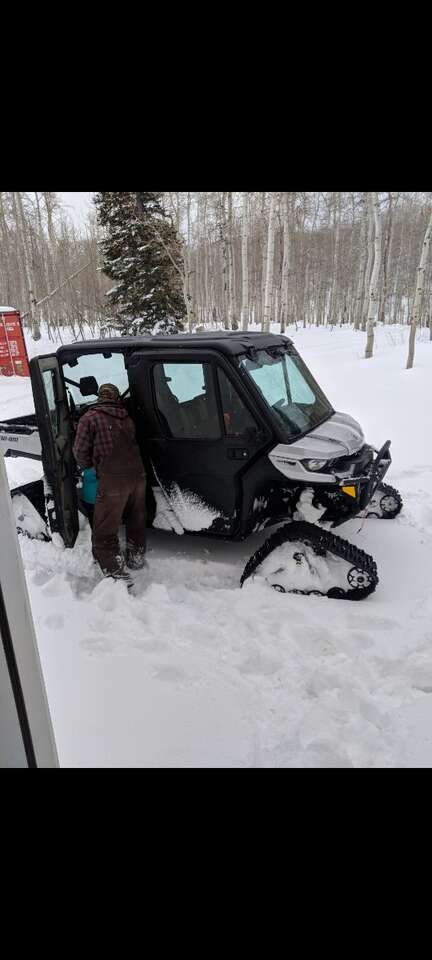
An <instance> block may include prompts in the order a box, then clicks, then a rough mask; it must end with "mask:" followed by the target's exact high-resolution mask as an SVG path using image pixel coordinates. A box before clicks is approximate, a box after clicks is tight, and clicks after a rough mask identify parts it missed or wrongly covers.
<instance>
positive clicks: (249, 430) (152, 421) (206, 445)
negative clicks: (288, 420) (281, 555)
mask: <svg viewBox="0 0 432 960" xmlns="http://www.w3.org/2000/svg"><path fill="white" fill-rule="evenodd" d="M128 372H129V381H130V386H131V395H132V399H133V402H134V407H135V410H136V423H137V427H138V436H139V440H140V443H141V446H142V449H143V451H144V453H145V455H146V458H148V460H149V461H150V466H151V468H152V470H153V473H154V478H155V482H156V486H159V487H160V488H161V489H162V491H163V495H164V498H165V500H166V501H167V502H168V504H169V506H170V508H171V510H172V511H173V512H174V515H175V517H176V519H177V520H178V521H179V522H180V524H181V526H182V527H183V528H184V529H185V530H187V531H190V532H198V531H199V532H202V533H204V532H206V531H209V532H211V533H212V534H219V535H223V536H227V537H235V536H237V535H238V533H239V529H240V522H241V510H242V499H243V477H244V475H245V473H246V472H247V471H248V470H249V469H250V465H251V463H252V462H253V461H254V459H256V457H257V455H258V454H259V453H260V452H261V451H262V449H263V447H264V446H265V445H266V443H268V434H267V432H266V428H265V425H264V424H263V423H262V422H261V420H260V417H259V414H258V415H257V413H256V411H253V410H251V407H250V405H249V404H248V402H247V399H245V397H244V396H243V397H242V396H241V391H242V387H241V384H240V385H239V384H238V385H237V386H236V385H235V383H233V376H234V377H235V374H234V373H233V372H232V371H231V369H230V364H229V363H228V362H226V361H225V360H224V358H223V357H222V356H221V355H219V354H215V353H214V352H212V351H210V350H208V351H205V352H201V351H200V352H199V353H198V352H197V351H187V350H185V349H182V350H181V351H179V350H176V351H173V350H169V349H167V350H166V351H163V352H162V351H161V350H158V351H153V350H152V351H149V350H142V351H136V352H135V353H134V354H132V356H131V357H130V358H129V362H128ZM228 408H229V409H228ZM174 529H177V527H174Z"/></svg>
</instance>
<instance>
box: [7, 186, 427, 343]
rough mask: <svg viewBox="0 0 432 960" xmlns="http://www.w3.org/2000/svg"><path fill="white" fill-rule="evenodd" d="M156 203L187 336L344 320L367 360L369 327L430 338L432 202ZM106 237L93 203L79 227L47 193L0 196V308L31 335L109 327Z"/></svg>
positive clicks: (269, 197) (408, 197) (338, 198)
mask: <svg viewBox="0 0 432 960" xmlns="http://www.w3.org/2000/svg"><path fill="white" fill-rule="evenodd" d="M128 196H135V195H128ZM136 196H140V195H136ZM143 196H144V195H143ZM145 196H147V195H145ZM148 196H150V195H148ZM155 196H156V195H155ZM162 202H163V207H164V211H165V213H166V214H167V215H168V217H169V218H170V220H171V222H172V225H173V227H174V230H175V231H176V232H177V234H178V237H179V240H180V244H181V245H180V247H179V249H180V251H181V256H180V259H179V261H178V264H177V267H176V269H177V270H178V272H179V278H180V280H181V284H180V289H181V291H182V296H183V301H184V326H185V329H186V330H190V331H192V330H196V329H197V328H198V329H199V328H200V327H202V326H208V325H211V326H216V327H227V328H230V329H236V328H242V329H247V327H248V326H249V325H251V324H254V325H255V324H256V325H258V328H260V329H263V330H266V329H269V326H270V324H273V323H276V324H278V325H280V329H281V330H282V331H283V330H284V329H285V328H286V327H288V326H289V325H290V324H296V325H305V326H306V325H308V324H319V325H327V326H329V327H332V326H333V325H335V324H347V325H351V326H352V328H353V329H354V330H357V331H359V330H362V331H367V346H366V342H365V355H366V356H371V355H372V353H373V329H374V326H375V324H376V323H377V322H379V323H386V324H395V323H398V324H400V323H402V324H408V323H410V324H411V332H412V334H413V336H414V335H415V330H416V328H417V327H418V326H420V327H422V326H425V325H428V326H429V328H430V330H431V336H432V311H431V303H432V262H431V261H432V258H431V256H430V255H428V254H429V248H430V245H431V229H432V220H431V202H432V194H430V193H429V194H427V193H325V192H324V193H319V192H316V193H215V192H213V193H165V194H163V195H162ZM104 238H105V233H104V228H103V227H102V225H101V223H99V222H98V218H97V214H96V207H95V208H94V212H92V213H91V214H90V215H89V217H88V219H87V222H86V223H85V226H84V228H83V229H82V230H80V231H78V230H77V228H76V227H74V226H73V224H72V223H71V221H70V220H69V218H68V217H67V214H66V211H65V209H64V207H63V206H62V204H61V202H60V200H59V195H57V194H55V193H0V302H1V303H3V304H6V305H12V306H15V307H17V308H18V309H19V310H21V312H22V314H23V315H24V322H25V323H26V324H27V325H28V327H30V328H31V330H32V332H33V335H34V336H35V337H36V338H37V336H38V331H39V328H40V325H41V323H42V322H44V323H46V324H47V326H48V331H49V333H50V335H51V336H53V337H54V336H55V337H56V338H57V337H58V335H59V334H60V335H61V330H62V328H63V327H65V326H66V327H70V328H72V330H73V331H74V332H75V334H76V336H77V337H79V336H80V335H82V331H83V328H84V326H85V325H86V326H89V327H90V329H91V331H93V332H94V334H95V335H98V334H99V331H100V330H102V331H103V332H104V331H110V330H112V331H115V328H116V323H118V321H119V310H117V311H116V306H115V305H113V304H112V303H111V304H110V301H109V298H107V292H108V291H109V290H110V288H112V282H111V281H110V280H109V279H108V277H106V276H105V275H104V273H103V270H102V265H103V260H102V252H101V243H102V242H103V241H104ZM53 291H55V292H53Z"/></svg>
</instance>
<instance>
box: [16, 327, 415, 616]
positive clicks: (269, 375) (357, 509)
mask: <svg viewBox="0 0 432 960" xmlns="http://www.w3.org/2000/svg"><path fill="white" fill-rule="evenodd" d="M30 371H31V382H32V388H33V395H34V403H35V410H36V414H35V417H25V418H17V419H15V420H13V421H12V420H9V421H7V422H3V423H2V424H0V449H3V451H4V453H5V454H6V455H8V454H12V455H13V454H15V455H17V456H30V457H40V456H41V457H42V461H43V467H44V481H43V482H44V495H43V497H42V496H41V487H38V488H36V486H35V485H34V484H33V485H31V489H30V487H28V488H27V489H26V488H24V487H22V488H20V489H19V490H13V491H12V495H17V494H20V495H21V496H22V495H24V494H26V493H27V494H28V496H29V498H30V499H31V500H32V502H33V504H34V505H35V506H37V508H38V509H39V512H44V513H45V520H46V522H47V535H48V536H49V535H52V534H54V533H57V534H60V535H61V537H62V538H63V540H64V543H65V545H66V546H67V547H73V546H74V543H75V540H76V537H77V534H78V530H79V521H78V511H79V510H81V512H82V513H84V514H86V513H88V508H87V506H86V504H85V503H84V502H83V501H82V499H81V495H80V480H79V472H78V470H77V466H76V463H75V461H74V457H73V453H72V446H73V441H74V436H75V431H76V426H77V423H78V421H79V418H80V417H81V416H82V415H83V413H84V412H85V411H86V410H87V409H88V407H89V406H90V405H91V404H93V403H95V402H96V399H97V397H96V394H97V390H98V386H99V385H100V384H101V383H107V382H109V383H115V384H116V385H117V386H118V387H119V389H120V392H121V394H122V396H123V398H124V401H125V403H126V405H127V406H128V409H129V412H130V414H131V416H132V418H133V420H134V421H135V424H136V428H137V438H138V441H139V444H140V448H141V452H142V457H143V460H144V463H145V465H146V469H147V472H148V478H149V483H148V504H147V506H148V518H149V526H150V525H153V526H155V527H159V528H162V529H165V530H172V531H174V532H175V533H180V534H181V533H183V532H184V531H186V532H188V533H196V534H198V533H201V534H205V536H215V537H219V538H224V539H226V540H243V539H245V538H246V537H248V536H249V535H250V534H252V533H254V532H255V531H258V530H262V529H264V528H265V527H270V526H277V527H278V529H277V530H276V531H275V532H273V534H272V535H271V536H270V537H269V538H268V539H267V540H266V541H265V542H264V544H263V545H262V546H261V547H260V549H259V550H258V551H257V552H256V553H255V554H254V555H253V556H252V557H251V558H250V560H249V561H248V563H247V565H246V568H245V570H244V572H243V575H242V578H241V583H242V584H243V583H244V582H245V580H247V579H248V578H249V577H250V576H251V575H254V576H258V577H260V578H264V579H265V581H267V582H268V583H269V584H270V585H271V586H272V587H274V588H275V589H276V590H278V591H280V592H297V593H305V594H321V595H324V596H327V597H334V598H341V599H353V600H359V599H363V598H364V597H366V596H368V594H370V593H371V592H372V591H373V590H374V589H375V586H376V584H377V582H378V577H377V570H376V564H375V562H374V561H373V559H372V557H370V556H368V555H367V554H366V553H364V552H363V551H362V550H359V549H358V548H357V547H355V546H354V545H352V544H350V543H348V541H346V540H343V539H342V538H340V537H338V536H335V534H333V533H332V532H330V529H328V528H329V527H335V526H337V525H338V524H340V523H343V522H344V521H346V520H348V519H350V518H351V517H354V516H356V515H357V514H359V513H361V512H364V513H365V514H366V515H373V516H376V517H381V518H392V517H395V516H396V515H397V514H398V513H399V511H400V509H401V506H402V500H401V497H400V495H399V494H398V492H397V491H396V490H394V489H393V488H391V487H389V486H387V485H386V484H384V483H383V478H384V476H385V474H386V473H387V470H388V468H389V466H390V463H391V457H390V452H389V448H390V441H387V442H386V443H385V444H384V446H383V447H382V448H381V450H379V451H376V450H375V449H374V448H372V447H371V446H369V445H368V444H366V443H365V440H364V436H363V432H362V430H361V427H360V426H359V424H358V423H356V421H355V420H353V419H352V418H351V417H350V416H348V415H347V414H344V413H337V412H335V410H334V409H333V407H332V406H331V404H330V402H329V401H328V400H327V398H326V396H325V395H324V393H323V391H322V390H321V389H320V387H319V386H318V384H317V383H316V381H315V380H314V378H313V376H312V375H311V373H310V372H309V370H308V368H307V367H306V365H305V363H304V362H303V360H302V359H301V357H300V356H299V354H298V352H297V351H296V349H295V347H294V345H293V343H292V341H291V340H290V339H288V337H285V336H276V335H273V334H263V333H259V334H258V333H242V332H236V333H230V332H227V331H223V332H220V333H208V334H202V335H201V334H200V335H199V334H193V335H185V334H182V335H176V336H148V337H134V338H127V337H124V338H118V339H110V340H108V339H107V340H98V341H87V342H79V343H73V344H70V345H68V346H62V347H60V348H59V349H58V350H57V352H56V353H55V354H49V355H46V356H41V357H36V358H35V359H33V360H32V361H31V363H30ZM41 504H42V508H41ZM43 504H44V506H43ZM311 521H313V522H311ZM281 524H283V526H280V525H281Z"/></svg>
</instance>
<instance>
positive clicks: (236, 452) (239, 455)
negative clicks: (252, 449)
mask: <svg viewBox="0 0 432 960" xmlns="http://www.w3.org/2000/svg"><path fill="white" fill-rule="evenodd" d="M248 456H249V450H248V449H247V448H246V447H228V451H227V457H228V459H229V460H247V458H248Z"/></svg>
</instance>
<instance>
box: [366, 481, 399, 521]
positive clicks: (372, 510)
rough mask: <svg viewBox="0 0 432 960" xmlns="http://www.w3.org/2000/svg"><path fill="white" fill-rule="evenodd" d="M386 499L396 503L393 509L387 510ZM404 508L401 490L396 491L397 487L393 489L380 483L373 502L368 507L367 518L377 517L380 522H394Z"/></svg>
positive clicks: (386, 484)
mask: <svg viewBox="0 0 432 960" xmlns="http://www.w3.org/2000/svg"><path fill="white" fill-rule="evenodd" d="M386 497H389V498H391V499H392V500H393V501H394V503H395V506H394V507H393V508H391V509H388V507H387V508H386V504H385V499H386ZM381 503H382V506H381ZM402 507H403V500H402V497H401V495H400V493H399V490H396V489H395V487H391V486H390V484H388V483H380V484H379V485H378V487H377V488H376V490H375V493H374V495H373V497H372V500H371V501H370V503H369V504H368V506H367V507H366V517H377V518H378V519H379V520H394V518H395V517H397V515H398V514H399V513H400V512H401V510H402Z"/></svg>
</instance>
